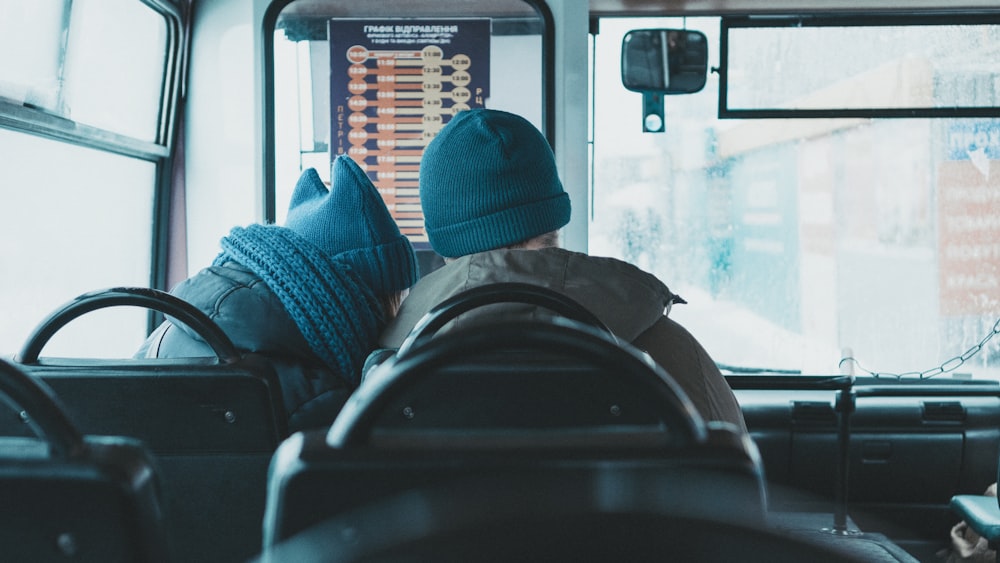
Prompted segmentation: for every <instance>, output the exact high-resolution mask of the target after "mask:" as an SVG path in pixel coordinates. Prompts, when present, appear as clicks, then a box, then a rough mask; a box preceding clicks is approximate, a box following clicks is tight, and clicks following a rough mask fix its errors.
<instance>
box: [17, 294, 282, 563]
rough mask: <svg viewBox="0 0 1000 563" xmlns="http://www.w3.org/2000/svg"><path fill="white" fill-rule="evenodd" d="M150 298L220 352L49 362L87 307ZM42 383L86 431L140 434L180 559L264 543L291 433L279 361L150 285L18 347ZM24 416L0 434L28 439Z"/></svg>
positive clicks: (82, 303)
mask: <svg viewBox="0 0 1000 563" xmlns="http://www.w3.org/2000/svg"><path fill="white" fill-rule="evenodd" d="M119 305H129V306H142V307H147V308H150V309H154V310H158V311H161V312H164V313H166V314H168V315H170V316H171V317H173V318H174V319H176V320H177V321H179V322H182V323H184V324H186V325H187V326H189V327H191V328H192V329H194V330H197V331H198V333H199V334H200V335H201V337H202V338H203V339H204V340H205V341H206V342H207V343H208V344H209V346H211V347H212V349H213V350H214V351H215V353H216V357H215V358H190V359H114V360H104V359H101V360H95V359H70V358H40V357H39V353H40V351H41V350H42V349H43V347H44V345H45V343H46V342H47V341H48V339H49V338H51V337H52V336H53V335H54V334H55V333H56V332H57V331H58V329H59V328H61V327H62V326H64V325H65V324H67V323H68V322H70V321H71V320H73V319H75V318H77V317H79V316H80V315H82V314H84V313H86V312H89V311H92V310H95V309H99V308H104V307H110V306H119ZM18 360H19V361H20V362H21V363H20V367H21V368H22V369H23V370H24V371H26V372H28V373H30V374H31V375H33V376H36V377H38V378H40V379H42V380H44V381H45V382H46V383H47V384H48V385H49V386H50V387H51V388H52V389H53V390H54V391H55V393H56V394H57V395H58V396H59V398H60V400H61V401H62V403H63V404H64V405H65V409H66V412H67V414H68V416H69V417H70V419H71V420H73V421H74V423H75V424H76V425H77V426H78V427H79V428H81V429H82V430H83V431H84V432H87V433H92V434H103V435H116V436H129V437H132V438H135V439H138V440H141V441H142V442H143V443H144V444H145V445H146V446H147V447H148V449H149V450H150V451H151V452H152V453H153V455H154V456H155V457H156V461H157V464H158V466H159V467H160V469H161V473H162V480H163V488H164V494H165V499H166V506H165V508H166V512H167V516H168V518H169V520H170V528H171V531H172V538H173V544H174V551H175V552H176V554H177V557H178V559H179V560H183V561H244V560H246V558H248V557H250V556H252V555H253V554H255V553H256V552H257V551H258V550H259V546H260V541H261V536H260V524H261V518H262V516H263V512H264V502H265V496H264V491H265V488H266V482H267V466H268V464H269V462H270V458H271V455H272V454H273V452H274V449H275V448H276V447H277V445H278V444H279V443H280V441H281V440H282V439H283V438H284V437H285V436H286V435H287V422H286V417H285V413H284V407H283V404H282V399H281V391H280V387H279V384H278V381H277V376H276V375H275V373H274V370H273V368H272V367H271V365H270V364H269V363H268V362H267V361H266V360H265V359H264V358H261V357H259V356H256V355H252V354H251V355H246V356H241V355H240V353H239V352H238V351H237V350H236V349H235V347H234V346H233V344H232V342H231V341H230V340H229V338H228V337H227V336H226V335H225V333H223V332H222V331H221V329H219V328H218V326H217V325H215V323H213V322H212V321H211V320H210V319H209V318H208V317H207V316H205V315H204V314H203V313H201V312H200V311H198V310H197V309H195V308H194V307H192V306H191V305H190V304H188V303H186V302H184V301H182V300H180V299H177V298H176V297H174V296H172V295H169V294H167V293H164V292H160V291H156V290H152V289H147V288H113V289H109V290H103V291H99V292H93V293H88V294H85V295H82V296H80V297H79V298H77V299H76V300H74V301H72V302H70V303H68V304H67V305H65V306H64V307H62V308H61V309H59V310H57V311H56V312H55V313H53V314H52V315H50V316H49V317H48V318H47V319H46V320H44V321H43V322H42V323H41V324H40V325H39V326H38V328H36V329H35V331H34V333H33V334H32V335H31V337H29V339H28V341H27V342H26V344H25V345H24V347H22V350H21V352H20V353H19V354H18ZM23 427H24V425H23V424H22V423H20V421H18V420H15V419H2V420H0V435H6V436H10V435H23V433H24V428H23Z"/></svg>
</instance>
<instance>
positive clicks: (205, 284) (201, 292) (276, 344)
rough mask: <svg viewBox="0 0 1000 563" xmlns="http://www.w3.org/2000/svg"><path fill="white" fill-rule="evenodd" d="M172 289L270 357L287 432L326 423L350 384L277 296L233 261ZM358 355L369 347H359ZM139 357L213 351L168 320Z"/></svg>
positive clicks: (240, 343)
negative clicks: (318, 351)
mask: <svg viewBox="0 0 1000 563" xmlns="http://www.w3.org/2000/svg"><path fill="white" fill-rule="evenodd" d="M171 293H172V294H173V295H175V296H177V297H179V298H181V299H183V300H185V301H187V302H189V303H191V304H192V305H194V306H195V307H197V308H198V309H200V310H202V311H203V312H205V314H207V315H208V316H209V317H210V318H211V319H212V320H213V321H215V322H216V323H217V324H218V325H219V327H220V328H221V329H222V330H223V331H224V332H225V333H226V334H227V335H228V336H229V338H230V339H231V340H232V341H233V344H235V345H236V347H237V348H238V349H240V350H241V351H244V352H254V353H258V354H261V355H263V356H265V357H266V358H268V359H269V360H270V361H271V363H272V364H273V365H274V368H275V371H276V372H277V374H278V379H279V381H280V384H281V393H282V397H283V398H284V403H285V411H286V413H287V414H288V428H289V431H290V432H295V431H297V430H303V429H306V428H317V427H327V426H329V425H330V424H331V423H332V422H333V419H334V418H335V417H336V416H337V413H339V412H340V409H341V407H342V406H343V405H344V402H345V401H346V400H347V397H348V396H349V395H350V394H351V392H352V391H353V389H354V386H353V385H351V384H349V383H348V379H347V378H345V377H342V376H341V375H340V374H337V373H334V372H332V371H331V370H330V369H329V368H327V367H326V366H325V365H324V364H323V362H322V361H321V360H320V359H319V357H318V356H317V355H316V354H315V353H314V352H313V351H312V349H310V347H309V344H308V343H307V342H306V339H305V337H304V336H302V332H301V331H300V330H299V328H298V327H297V326H296V324H295V322H294V321H293V320H292V318H291V317H290V316H289V315H288V313H287V312H285V309H284V307H282V305H281V302H280V301H279V300H278V297H277V296H276V295H275V294H274V292H272V291H271V289H270V288H269V287H268V286H267V284H265V283H264V282H263V281H262V280H261V279H260V278H259V277H257V276H256V275H255V274H253V273H252V272H251V271H250V270H248V269H246V268H244V267H243V266H241V265H240V264H237V263H236V262H227V263H225V264H223V265H221V266H211V267H208V268H205V269H204V270H202V271H200V272H198V273H197V274H195V275H194V276H192V277H191V278H188V279H187V280H185V281H183V282H181V283H180V284H179V285H178V286H177V287H176V288H174V289H173V291H171ZM358 353H359V355H360V357H361V358H364V356H365V355H366V354H367V351H359V352H358ZM136 355H137V357H145V358H190V357H203V356H213V355H215V354H214V352H213V351H212V349H211V348H210V347H209V346H208V345H207V344H206V343H205V341H203V340H202V339H201V338H200V337H199V336H198V335H196V334H194V333H193V332H192V331H191V330H190V329H189V328H187V327H186V326H184V325H183V324H180V323H178V324H174V323H172V322H170V321H169V320H168V321H166V322H164V323H163V324H162V325H160V326H159V327H158V328H157V329H156V330H155V331H154V332H153V334H151V335H150V336H149V338H148V339H146V342H145V343H143V345H142V347H141V348H140V350H139V352H138V353H137V354H136Z"/></svg>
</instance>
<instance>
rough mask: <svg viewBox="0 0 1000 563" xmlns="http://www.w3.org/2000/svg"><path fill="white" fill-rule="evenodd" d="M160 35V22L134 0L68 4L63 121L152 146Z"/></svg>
mask: <svg viewBox="0 0 1000 563" xmlns="http://www.w3.org/2000/svg"><path fill="white" fill-rule="evenodd" d="M166 29H167V28H166V20H165V19H164V17H163V16H162V15H161V14H159V13H157V12H155V11H153V10H152V9H151V8H150V7H149V6H147V5H146V4H144V3H142V2H139V1H137V0H73V12H72V18H71V20H70V29H69V39H68V41H67V49H68V50H67V60H66V71H65V74H66V77H65V80H66V85H65V104H66V116H67V117H69V118H70V119H73V120H74V121H77V122H79V123H85V124H87V125H93V126H95V127H99V128H101V129H107V130H110V131H114V132H115V133H121V134H123V135H128V136H131V137H136V138H138V139H142V140H144V141H156V140H157V134H158V131H159V129H158V125H159V118H160V97H161V91H162V89H163V76H164V65H165V64H166V49H167V31H166Z"/></svg>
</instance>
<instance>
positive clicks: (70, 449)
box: [0, 360, 171, 563]
mask: <svg viewBox="0 0 1000 563" xmlns="http://www.w3.org/2000/svg"><path fill="white" fill-rule="evenodd" d="M0 395H2V398H3V401H4V402H5V403H6V404H7V406H9V407H13V409H14V413H16V414H17V415H18V418H19V419H22V420H24V421H25V423H27V424H25V426H28V427H30V428H31V430H32V434H33V435H32V436H30V437H22V436H5V437H2V438H0V499H3V503H4V507H3V510H0V545H3V559H4V560H5V561H36V562H46V561H52V562H56V561H76V562H103V563H109V562H166V561H170V560H171V559H170V552H169V548H168V543H167V539H166V535H165V526H166V523H165V522H164V520H163V513H162V506H161V499H160V496H159V493H160V490H159V483H158V481H157V479H158V474H157V471H156V469H157V468H156V467H155V466H154V461H153V460H152V458H151V457H150V455H149V454H148V452H147V451H146V449H145V447H144V446H143V445H142V444H141V443H139V442H138V441H136V440H130V439H127V438H119V437H107V436H90V435H87V436H85V435H83V434H82V433H81V432H80V431H79V429H78V428H77V427H76V426H74V425H73V423H72V422H71V421H70V418H69V417H68V416H67V414H66V413H65V411H64V410H63V408H62V406H61V405H60V403H59V401H58V399H57V398H56V396H55V394H54V393H53V392H52V390H51V389H50V388H49V387H48V386H47V385H45V384H44V383H43V382H41V381H39V380H37V379H35V378H32V377H31V376H30V375H28V374H27V373H24V372H23V371H22V370H20V369H19V368H17V367H16V366H15V365H13V364H11V363H9V362H8V361H6V360H0Z"/></svg>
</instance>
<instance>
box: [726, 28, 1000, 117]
mask: <svg viewBox="0 0 1000 563" xmlns="http://www.w3.org/2000/svg"><path fill="white" fill-rule="evenodd" d="M983 24H987V25H989V24H992V25H1000V12H998V11H984V12H969V11H962V12H942V13H932V14H927V13H922V14H872V13H866V14H861V13H845V14H836V15H829V14H806V15H802V14H797V15H779V14H775V15H766V16H759V15H754V16H722V17H721V21H720V26H721V30H720V34H719V43H720V45H719V51H720V52H719V68H717V69H714V70H715V71H716V72H718V74H719V105H718V117H719V119H796V118H798V119H802V118H805V119H816V118H946V117H1000V106H989V107H968V106H956V107H941V108H914V107H910V108H840V109H837V108H831V109H779V108H756V109H733V108H730V107H729V102H728V89H729V79H728V72H727V70H728V61H729V30H730V29H746V28H752V29H764V28H789V27H875V26H896V27H903V26H928V27H929V26H945V25H983Z"/></svg>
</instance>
